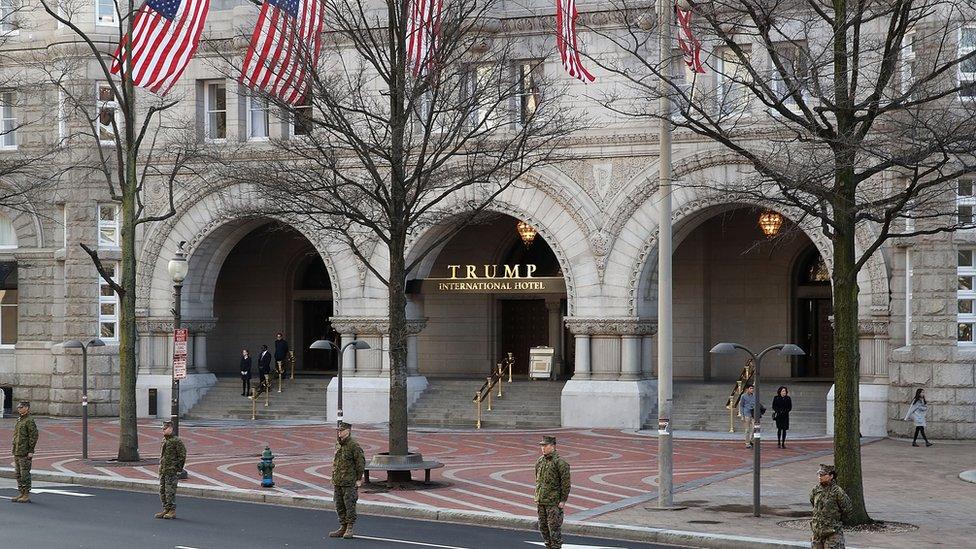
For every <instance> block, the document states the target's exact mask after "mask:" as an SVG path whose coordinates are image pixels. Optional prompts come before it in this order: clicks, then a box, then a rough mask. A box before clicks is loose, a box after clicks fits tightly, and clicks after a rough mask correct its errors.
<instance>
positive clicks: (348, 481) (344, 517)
mask: <svg viewBox="0 0 976 549" xmlns="http://www.w3.org/2000/svg"><path fill="white" fill-rule="evenodd" d="M365 471H366V456H365V455H364V454H363V449H362V448H361V447H360V446H359V443H358V442H356V441H355V440H354V439H353V438H352V425H349V424H348V423H346V422H345V421H340V422H339V427H338V431H337V433H336V447H335V456H334V457H333V458H332V501H333V502H334V503H335V508H336V514H337V515H339V529H338V530H335V531H332V532H329V537H330V538H338V537H342V538H345V539H351V538H352V537H353V531H352V530H353V524H355V523H356V501H357V500H358V499H359V487H360V486H362V485H363V473H364V472H365Z"/></svg>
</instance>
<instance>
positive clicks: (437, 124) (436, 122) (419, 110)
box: [414, 91, 447, 134]
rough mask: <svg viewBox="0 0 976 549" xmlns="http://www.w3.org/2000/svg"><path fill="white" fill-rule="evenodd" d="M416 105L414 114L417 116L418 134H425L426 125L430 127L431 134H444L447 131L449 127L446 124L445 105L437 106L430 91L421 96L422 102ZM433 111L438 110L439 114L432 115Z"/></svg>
mask: <svg viewBox="0 0 976 549" xmlns="http://www.w3.org/2000/svg"><path fill="white" fill-rule="evenodd" d="M415 105H416V108H415V109H414V114H415V116H416V120H415V124H416V131H417V133H419V134H423V133H425V131H426V130H425V125H427V124H429V125H430V133H431V134H438V133H443V132H444V131H446V130H447V126H446V125H445V124H444V105H443V104H437V102H436V101H434V95H433V93H432V92H430V91H428V92H427V93H425V94H423V95H422V96H420V100H419V101H418V102H417V103H415ZM431 109H436V110H437V112H434V113H433V114H432V113H431ZM431 117H433V118H431Z"/></svg>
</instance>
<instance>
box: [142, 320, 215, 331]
mask: <svg viewBox="0 0 976 549" xmlns="http://www.w3.org/2000/svg"><path fill="white" fill-rule="evenodd" d="M216 325H217V319H216V318H206V319H182V320H181V321H180V326H182V327H183V328H186V329H187V330H189V331H190V333H191V334H199V333H204V334H206V333H210V331H211V330H213V329H214V326H216ZM136 331H137V332H139V333H140V334H143V335H145V334H171V333H173V319H172V318H162V317H147V318H140V319H137V320H136Z"/></svg>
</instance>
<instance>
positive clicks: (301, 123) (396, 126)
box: [227, 0, 582, 455]
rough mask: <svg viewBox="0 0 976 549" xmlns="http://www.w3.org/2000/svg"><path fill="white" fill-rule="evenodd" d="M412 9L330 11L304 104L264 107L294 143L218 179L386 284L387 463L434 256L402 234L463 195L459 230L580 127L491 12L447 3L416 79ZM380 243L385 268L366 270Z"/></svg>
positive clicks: (403, 417) (339, 5) (358, 1)
mask: <svg viewBox="0 0 976 549" xmlns="http://www.w3.org/2000/svg"><path fill="white" fill-rule="evenodd" d="M409 5H410V4H409V3H408V2H406V1H404V0H387V1H386V2H378V3H373V2H366V1H365V0H350V1H348V2H329V3H327V4H326V7H325V10H326V15H325V29H326V34H325V37H324V40H323V42H324V43H323V47H322V53H321V57H320V58H319V60H318V62H317V64H316V65H315V66H313V67H306V69H305V72H306V74H309V75H312V77H313V78H312V79H311V83H310V89H309V93H308V95H307V97H306V100H305V101H303V102H301V103H300V104H299V105H298V106H296V105H292V104H289V103H287V102H285V101H282V100H280V99H278V98H276V97H271V101H272V102H273V103H275V104H277V105H279V106H280V107H282V108H284V109H285V110H286V111H287V112H288V113H289V116H290V117H291V119H292V123H293V127H294V128H295V133H298V134H301V135H298V136H290V137H291V138H290V139H280V140H275V141H273V147H274V149H275V150H276V151H277V154H275V155H273V159H271V160H270V161H263V162H261V164H260V166H254V165H251V166H242V165H241V164H239V163H228V168H227V174H228V177H229V178H231V179H232V180H237V181H241V182H248V183H254V184H256V185H258V186H259V188H260V192H261V193H262V195H263V197H264V198H265V200H264V203H265V204H273V206H270V207H271V208H272V209H273V210H274V211H275V213H278V214H283V215H292V216H299V217H301V218H302V219H303V220H305V221H307V222H308V223H310V224H312V225H313V226H317V227H319V228H321V229H322V230H323V231H327V232H328V233H330V234H332V235H333V236H334V237H335V238H337V239H339V240H340V241H341V242H343V243H344V244H345V245H347V246H348V248H349V250H351V252H352V253H353V254H354V255H355V257H357V258H358V259H359V260H360V261H362V262H363V264H364V265H365V266H366V267H367V268H368V269H369V271H370V272H371V273H372V274H373V275H375V276H376V278H377V279H379V280H381V281H382V282H383V283H384V284H385V285H386V286H387V287H388V300H389V326H390V349H389V352H390V356H391V368H390V435H389V451H390V453H391V454H392V455H405V454H406V453H407V450H408V445H407V372H406V362H407V345H406V339H407V318H406V305H407V302H406V293H405V286H406V278H407V275H408V274H409V273H410V272H411V270H413V269H414V268H415V267H416V266H417V265H418V263H419V261H420V260H421V259H422V258H423V256H425V255H426V254H427V253H428V252H430V250H431V249H432V248H433V247H434V246H435V245H436V244H434V245H430V246H427V247H425V248H424V249H423V250H419V253H417V254H414V255H412V257H414V259H413V260H412V261H411V262H409V263H408V262H407V259H406V251H407V247H408V244H409V241H410V239H411V237H412V236H415V235H417V234H419V232H420V231H422V230H423V229H424V228H426V227H429V226H431V225H432V224H435V223H437V222H439V221H440V220H442V219H443V218H445V217H447V215H448V214H444V213H443V212H442V209H443V206H444V205H445V204H446V203H447V202H448V201H451V200H456V199H458V197H463V200H462V201H463V204H464V206H463V207H462V210H463V211H462V212H457V211H455V212H452V213H451V215H453V216H455V219H454V220H453V221H454V222H456V223H455V225H454V226H456V227H457V230H460V227H461V226H463V225H464V224H465V223H466V222H468V221H470V220H471V219H473V218H474V217H475V216H477V215H478V213H479V212H482V211H483V210H484V209H485V208H486V207H487V206H488V205H489V204H490V203H491V202H492V200H493V199H494V198H495V197H497V196H498V195H499V193H501V192H503V191H504V190H505V189H507V188H509V187H510V186H511V185H513V184H514V183H515V182H517V181H518V180H519V179H520V178H522V177H523V176H525V174H527V173H528V172H530V171H531V170H533V169H535V168H537V167H540V166H543V165H547V164H552V163H555V162H558V161H559V160H560V159H565V158H567V155H566V154H565V152H564V149H563V138H564V137H566V136H568V135H569V134H571V133H572V132H574V131H576V130H578V129H580V127H581V124H582V119H581V118H579V117H577V116H575V115H572V114H568V110H567V109H568V108H569V105H568V104H567V103H566V102H562V101H560V100H561V98H562V97H563V95H564V90H563V89H562V88H561V87H560V86H559V85H558V84H557V83H556V82H550V81H548V80H547V79H546V78H545V74H544V71H543V64H544V63H545V61H546V58H547V57H548V56H549V55H550V53H551V47H552V44H551V42H549V41H546V40H544V39H540V40H524V41H522V42H518V41H516V39H514V38H506V37H502V36H499V35H496V34H495V33H496V32H497V30H498V29H499V27H500V21H499V19H498V14H499V13H500V2H498V1H495V0H487V1H476V0H460V1H458V2H445V3H444V12H443V17H442V19H441V23H440V28H439V30H440V35H439V38H438V39H437V41H436V48H434V49H433V50H432V51H433V53H432V54H431V55H430V56H429V57H426V58H425V59H424V63H423V64H422V66H421V68H420V70H415V68H416V66H415V65H414V64H412V62H411V60H410V59H409V58H408V52H407V42H408V23H407V19H408V9H409ZM306 57H309V56H306ZM269 70H271V69H270V68H269ZM568 81H569V79H568V77H564V80H563V82H564V83H565V82H568ZM458 214H461V215H460V219H457V216H458ZM451 234H453V233H450V231H449V232H448V235H447V236H445V238H446V237H449V236H450V235H451ZM441 242H443V240H441ZM376 244H379V245H381V246H385V247H386V250H387V252H388V256H389V262H388V264H377V263H376V259H375V257H377V256H375V255H373V253H372V249H373V248H372V246H374V245H376Z"/></svg>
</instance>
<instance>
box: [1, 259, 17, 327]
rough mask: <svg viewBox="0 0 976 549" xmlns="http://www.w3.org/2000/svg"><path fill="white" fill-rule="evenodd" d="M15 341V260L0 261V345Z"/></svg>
mask: <svg viewBox="0 0 976 549" xmlns="http://www.w3.org/2000/svg"><path fill="white" fill-rule="evenodd" d="M15 343H17V262H16V261H4V262H0V345H2V346H6V345H14V344H15Z"/></svg>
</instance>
